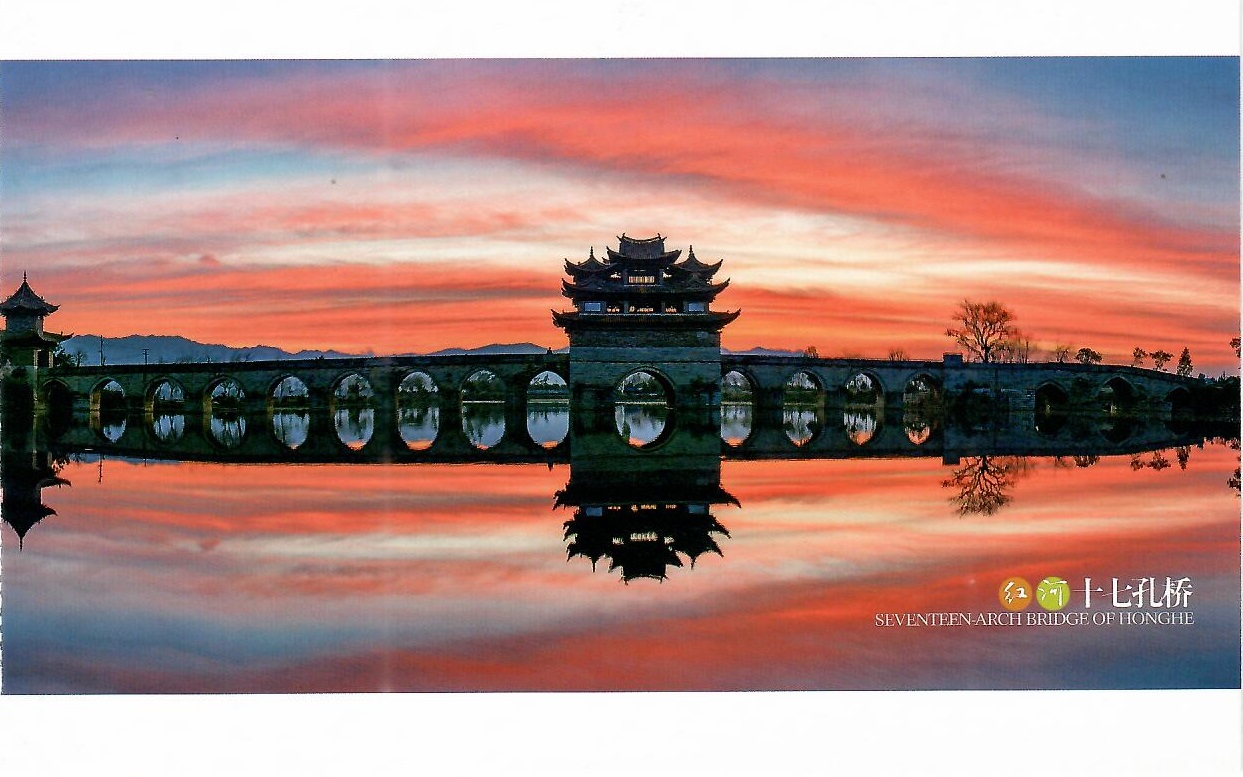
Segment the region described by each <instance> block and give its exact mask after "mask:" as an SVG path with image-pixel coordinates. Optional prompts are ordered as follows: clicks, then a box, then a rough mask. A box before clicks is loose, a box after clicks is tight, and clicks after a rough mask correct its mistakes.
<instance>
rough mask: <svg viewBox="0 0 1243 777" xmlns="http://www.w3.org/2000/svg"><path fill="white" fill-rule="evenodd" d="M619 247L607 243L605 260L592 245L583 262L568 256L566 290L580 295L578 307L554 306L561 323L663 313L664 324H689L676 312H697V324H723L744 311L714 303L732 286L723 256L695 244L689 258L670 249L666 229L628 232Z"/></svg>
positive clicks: (563, 288) (567, 293)
mask: <svg viewBox="0 0 1243 777" xmlns="http://www.w3.org/2000/svg"><path fill="white" fill-rule="evenodd" d="M617 242H618V248H617V250H613V249H612V248H606V256H605V258H604V259H603V260H601V259H599V258H597V257H596V253H595V248H592V249H591V250H590V252H589V253H588V255H587V258H586V259H585V260H583V261H582V262H571V261H570V260H568V259H567V260H566V261H565V272H566V274H567V275H569V276H570V278H569V280H562V282H561V293H562V294H563V295H564V296H566V297H568V298H569V299H571V300H573V301H574V304H575V308H576V310H575V311H574V312H566V313H558V312H556V311H554V312H553V320H554V321H555V322H556V324H557V325H558V326H561V327H572V326H574V325H575V324H576V323H577V321H578V319H579V318H580V317H582V316H591V320H592V321H593V322H597V323H607V324H609V325H613V324H623V325H624V324H637V322H633V321H620V320H619V321H616V322H611V321H602V320H601V319H599V318H598V317H599V316H608V317H610V318H612V317H617V316H631V315H636V314H638V315H644V316H657V317H660V318H663V319H666V320H663V321H660V322H654V321H649V322H648V324H649V325H650V324H658V325H660V326H669V325H674V326H677V325H678V324H679V323H681V324H683V325H685V324H689V323H691V322H689V321H682V322H678V321H674V320H672V319H671V318H667V317H672V316H677V317H679V318H686V317H688V316H692V317H695V324H694V325H697V326H704V325H708V326H710V327H714V328H719V327H722V326H724V325H725V324H727V323H729V322H730V321H733V320H734V319H735V318H737V317H738V312H737V311H735V312H732V313H720V312H714V311H711V310H709V309H708V305H709V304H710V303H711V302H712V300H713V299H714V298H715V297H716V295H718V294H720V293H721V292H722V291H724V290H725V288H726V287H728V286H729V280H728V279H727V280H725V281H721V282H716V281H714V280H713V276H714V275H716V273H717V271H718V270H720V269H721V262H719V261H718V262H714V263H704V262H701V261H700V260H699V259H698V258H697V257H696V256H695V249H694V247H693V246H692V247H691V248H690V249H689V250H688V251H687V255H686V258H685V259H682V260H681V261H679V259H680V258H681V256H682V251H681V250H680V249H677V250H673V251H666V250H665V238H664V236H663V235H656V236H655V237H650V238H644V239H638V238H632V237H628V236H627V235H625V234H623V235H620V236H618V238H617Z"/></svg>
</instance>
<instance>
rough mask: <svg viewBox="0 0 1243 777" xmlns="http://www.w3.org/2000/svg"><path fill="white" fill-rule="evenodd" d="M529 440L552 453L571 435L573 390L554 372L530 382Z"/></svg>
mask: <svg viewBox="0 0 1243 777" xmlns="http://www.w3.org/2000/svg"><path fill="white" fill-rule="evenodd" d="M524 402H525V405H526V407H525V409H526V413H525V415H526V429H527V437H528V438H530V440H531V442H532V443H533V444H535V445H538V446H539V447H541V448H544V449H545V450H552V449H554V448H556V447H557V446H558V445H560V444H561V443H563V442H565V439H566V438H567V437H568V436H569V434H570V387H569V384H568V383H566V380H565V378H563V377H561V375H560V374H559V373H557V372H556V371H555V370H543V371H541V372H539V373H537V374H536V375H535V376H534V377H532V378H531V379H530V380H528V381H527V390H526V396H525V397H524Z"/></svg>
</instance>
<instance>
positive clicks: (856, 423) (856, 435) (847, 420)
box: [842, 409, 878, 445]
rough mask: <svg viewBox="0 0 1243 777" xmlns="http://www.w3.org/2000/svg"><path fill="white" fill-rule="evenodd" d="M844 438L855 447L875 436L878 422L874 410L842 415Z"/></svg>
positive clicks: (849, 411)
mask: <svg viewBox="0 0 1243 777" xmlns="http://www.w3.org/2000/svg"><path fill="white" fill-rule="evenodd" d="M842 425H843V426H844V427H846V437H847V438H848V439H849V440H850V441H851V442H852V443H854V444H855V445H864V444H866V443H867V442H868V441H869V440H871V439H872V438H873V437H875V436H876V429H877V426H878V421H877V419H876V412H875V411H874V410H866V409H857V410H848V411H846V412H844V413H842Z"/></svg>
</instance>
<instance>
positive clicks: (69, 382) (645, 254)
mask: <svg viewBox="0 0 1243 777" xmlns="http://www.w3.org/2000/svg"><path fill="white" fill-rule="evenodd" d="M681 253H682V252H681V251H680V250H670V251H666V250H665V240H664V238H663V237H662V236H659V235H658V236H656V237H653V238H648V239H642V240H640V239H634V238H630V237H627V236H626V235H622V236H621V237H619V238H618V248H617V249H616V250H614V249H612V248H608V249H607V252H606V256H605V257H604V258H603V259H600V258H597V257H596V256H595V252H594V249H593V250H592V251H590V252H589V254H588V256H587V258H586V259H585V260H584V261H581V262H577V263H576V262H571V261H568V260H567V261H566V262H565V271H566V273H567V275H568V276H569V279H568V280H565V281H563V282H562V292H563V294H564V295H565V296H566V297H567V298H568V299H569V300H570V302H571V303H572V309H571V310H568V311H554V312H553V322H554V323H555V324H556V325H557V326H559V327H561V328H562V329H564V330H565V331H566V333H567V335H568V336H569V341H570V347H569V351H568V354H557V353H551V352H550V353H548V354H540V355H533V356H513V355H501V356H498V355H457V356H439V357H430V356H422V357H358V358H346V359H315V360H301V361H295V360H281V361H252V362H231V363H190V364H182V363H178V364H152V365H115V366H98V367H60V366H52V360H51V353H52V351H53V350H54V349H55V347H56V346H57V345H58V344H59V343H60V341H61V340H63V339H64V336H63V335H57V334H52V333H49V332H46V331H45V330H44V327H43V319H44V318H45V317H46V316H47V315H49V314H50V313H52V312H54V311H55V310H56V309H57V307H56V306H55V305H51V304H50V303H47V302H46V301H45V300H44V299H43V298H42V297H40V296H39V295H37V294H36V293H35V292H34V291H33V290H32V289H31V288H30V286H29V284H28V283H27V282H26V280H25V279H23V282H22V285H21V287H20V288H19V289H18V290H17V292H15V293H14V294H13V295H12V296H10V297H9V298H8V299H7V300H5V301H4V302H3V303H0V313H3V315H4V317H5V331H4V336H3V340H2V341H0V345H3V352H4V360H3V363H4V371H5V378H6V380H5V384H6V387H11V386H18V387H19V388H20V387H21V386H25V387H26V389H27V390H28V391H29V393H30V394H31V395H32V396H31V400H32V401H33V405H34V407H35V409H36V410H37V411H38V412H44V413H46V412H91V411H98V410H99V409H100V405H101V403H102V402H103V397H104V393H105V390H107V391H111V392H114V393H119V394H120V395H121V396H122V397H123V399H122V403H123V407H124V409H125V411H126V412H130V413H151V412H153V410H154V409H155V406H156V405H157V404H159V405H160V406H161V409H163V410H165V411H170V412H171V411H179V412H181V413H185V414H187V415H188V416H195V415H201V414H203V413H204V412H205V411H207V410H209V409H210V407H211V404H212V402H213V397H216V398H217V399H219V398H220V396H221V394H222V387H228V391H225V392H223V393H225V394H230V395H231V396H228V397H225V398H226V399H231V400H233V401H235V402H236V404H237V407H236V408H235V409H236V410H237V411H238V412H245V413H258V412H263V411H265V410H266V411H269V412H270V411H271V409H272V407H273V406H274V404H277V403H279V401H280V399H281V397H280V396H279V393H280V391H281V388H280V387H281V386H283V385H288V384H289V383H288V382H289V381H290V380H291V379H293V380H296V381H297V382H298V383H299V384H300V385H301V386H302V387H303V388H304V393H303V395H302V397H303V398H304V400H305V401H306V402H307V403H308V404H309V405H310V406H321V405H331V404H332V403H333V402H334V401H345V399H346V397H345V393H348V392H343V389H344V388H351V389H352V388H354V386H355V384H356V385H357V386H364V385H365V386H366V390H367V396H368V398H370V399H371V400H372V401H374V402H376V403H378V404H379V406H380V407H381V408H384V407H386V406H388V405H391V404H392V403H394V402H395V401H396V398H397V396H398V392H399V391H400V389H401V387H402V386H403V383H404V382H406V381H407V380H408V378H409V377H410V376H412V375H414V374H416V373H420V374H422V375H423V376H426V377H427V378H428V379H429V380H430V381H431V382H432V383H433V384H434V385H435V387H436V401H437V402H438V403H439V404H440V405H441V406H442V407H446V408H450V409H451V408H452V407H453V406H454V405H456V404H458V403H460V402H461V401H462V400H463V399H464V396H463V387H464V386H465V384H466V383H467V381H468V380H470V379H471V377H472V375H475V374H477V373H479V372H480V371H483V370H486V371H487V372H488V373H490V374H491V375H492V376H493V377H494V383H495V384H496V385H497V386H499V387H500V388H501V389H502V390H501V392H500V393H502V394H503V398H501V397H497V398H496V401H498V402H502V401H503V403H504V413H505V418H506V419H507V420H508V422H509V423H512V424H514V426H515V427H520V423H519V419H521V418H522V417H523V414H524V413H525V411H526V409H527V408H526V403H527V397H528V386H529V385H530V382H531V380H532V379H533V378H534V377H535V376H537V375H539V374H541V373H544V372H551V373H553V374H555V375H557V376H559V378H560V379H561V380H563V381H564V382H565V384H566V385H567V388H568V392H569V395H570V398H571V401H572V404H573V406H574V407H575V408H576V409H577V408H581V409H583V410H584V411H585V412H592V411H593V410H603V409H607V408H608V407H610V406H611V404H612V403H613V402H614V401H615V400H617V399H618V398H619V391H620V390H619V387H624V386H626V385H627V384H626V381H627V379H628V378H629V377H630V376H633V375H635V374H638V373H644V374H646V375H648V376H650V377H651V378H652V379H653V380H654V381H655V382H656V383H658V384H659V385H660V386H661V387H662V388H663V389H664V391H665V393H666V395H667V397H668V399H669V402H670V404H671V405H673V406H674V407H675V408H677V409H678V410H679V411H684V412H688V413H702V412H704V411H705V409H706V410H707V411H708V412H712V411H713V409H719V407H720V405H721V403H722V400H723V398H724V399H726V400H728V397H723V394H722V379H723V378H724V377H726V376H731V379H732V380H733V381H735V385H736V387H740V388H743V389H744V390H745V392H746V393H747V394H748V395H749V397H750V401H752V402H753V404H754V407H755V409H756V411H757V418H759V419H761V421H762V419H764V418H765V414H769V415H771V414H772V413H774V412H777V413H779V412H780V409H781V408H782V407H783V405H784V404H786V403H788V402H789V401H790V400H791V397H792V396H793V395H794V394H797V395H798V400H799V401H800V402H804V403H811V404H818V405H821V406H824V405H827V406H836V405H851V404H856V403H859V402H861V401H865V402H867V403H870V404H871V405H873V406H875V407H877V408H880V409H882V411H883V412H886V413H897V414H901V413H902V412H903V411H904V409H906V408H907V406H908V405H910V404H911V403H912V400H911V397H912V396H914V395H915V393H918V394H919V397H920V398H919V401H920V402H926V401H927V398H928V397H929V396H932V397H934V398H935V399H936V401H937V402H939V403H940V404H941V406H944V405H945V403H947V402H948V401H950V400H952V399H954V398H957V397H962V396H965V395H972V396H980V397H985V398H987V399H988V400H989V401H991V402H998V401H999V400H1001V401H1002V404H1003V405H1004V407H1006V408H1007V410H1008V411H1009V412H1012V413H1014V412H1018V413H1025V414H1036V413H1040V412H1049V411H1057V410H1062V409H1072V408H1076V407H1078V408H1100V407H1103V406H1107V407H1108V408H1109V409H1111V410H1123V411H1133V412H1136V413H1143V414H1145V415H1148V416H1155V417H1157V418H1168V417H1169V416H1170V414H1171V413H1175V412H1177V411H1179V410H1180V409H1185V408H1186V407H1188V406H1189V405H1190V400H1191V398H1192V394H1193V392H1194V390H1195V388H1196V386H1197V385H1199V384H1200V383H1201V382H1200V381H1198V380H1196V379H1194V378H1187V377H1182V376H1177V375H1172V374H1169V373H1165V372H1158V371H1153V370H1145V369H1138V368H1134V367H1125V366H1119V365H1081V364H1055V363H1029V364H992V363H990V364H979V363H968V362H964V361H963V360H962V358H961V356H959V355H956V354H950V355H947V356H946V357H945V358H943V359H941V360H939V361H938V360H879V359H878V360H871V359H822V358H810V357H805V356H772V355H764V356H758V355H746V354H730V353H722V351H721V346H720V342H721V330H722V329H723V328H724V327H725V326H727V325H728V324H729V323H731V322H732V321H733V320H735V319H736V318H737V317H738V315H739V314H740V312H741V311H732V312H727V311H718V310H714V309H713V303H714V301H715V300H716V297H717V295H719V294H720V293H721V292H723V291H724V290H725V289H726V288H727V287H728V285H729V281H728V280H725V281H717V280H715V276H716V274H717V272H718V270H719V269H720V268H721V265H722V263H721V262H720V261H717V262H711V263H706V262H702V261H700V260H699V259H698V258H697V257H696V256H695V253H694V251H693V249H692V250H689V251H688V252H687V255H686V257H685V258H682V256H681ZM860 376H863V378H862V379H861V378H860ZM351 381H352V382H353V383H349V382H351ZM347 383H349V385H348V386H347V385H346V384H347ZM861 387H862V388H866V389H867V393H866V396H863V395H862V394H861V392H860V388H861ZM913 387H918V388H919V392H914V391H913ZM507 425H508V424H507ZM511 428H514V427H511ZM384 429H387V426H386V424H384V423H383V419H381V423H379V424H377V431H379V432H381V433H380V435H379V439H378V441H377V445H379V446H383V445H384V442H383V441H384V434H385V432H384ZM519 447H522V446H519ZM515 453H517V451H515Z"/></svg>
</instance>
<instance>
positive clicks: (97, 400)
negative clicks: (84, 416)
mask: <svg viewBox="0 0 1243 777" xmlns="http://www.w3.org/2000/svg"><path fill="white" fill-rule="evenodd" d="M90 410H91V412H92V413H100V412H115V411H124V410H125V389H124V388H122V387H121V382H120V381H118V380H117V379H116V378H113V377H108V376H105V377H103V378H100V379H99V380H97V381H96V382H95V384H94V385H93V386H91V404H90Z"/></svg>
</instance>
